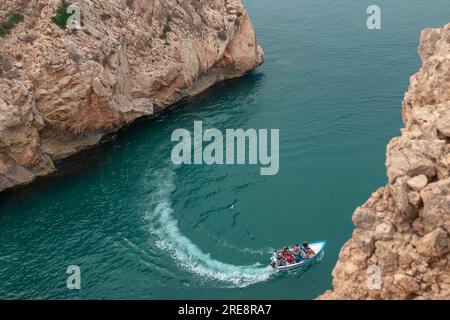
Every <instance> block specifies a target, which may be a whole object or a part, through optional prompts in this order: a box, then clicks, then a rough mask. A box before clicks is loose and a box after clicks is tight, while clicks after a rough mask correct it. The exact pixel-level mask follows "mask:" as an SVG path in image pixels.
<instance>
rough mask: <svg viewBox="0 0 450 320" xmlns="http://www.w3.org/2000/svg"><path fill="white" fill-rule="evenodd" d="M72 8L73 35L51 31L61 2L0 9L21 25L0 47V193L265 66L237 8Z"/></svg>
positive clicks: (194, 4) (223, 3)
mask: <svg viewBox="0 0 450 320" xmlns="http://www.w3.org/2000/svg"><path fill="white" fill-rule="evenodd" d="M67 3H69V4H70V3H72V1H67ZM76 3H77V4H78V5H79V7H80V9H81V15H82V28H81V30H77V31H69V30H63V29H61V28H60V27H58V26H57V25H56V24H55V23H53V22H52V20H51V18H52V17H53V16H55V14H56V11H57V9H58V7H59V5H60V4H61V1H60V0H46V1H44V0H33V1H31V0H10V1H6V2H5V3H3V2H2V4H0V21H3V20H4V19H6V17H8V16H9V15H10V14H11V13H13V12H19V13H21V14H22V15H23V16H24V20H23V21H22V22H20V23H19V24H18V25H17V26H16V27H15V28H13V29H12V30H11V32H10V33H9V34H8V35H6V36H4V37H0V44H1V50H0V191H1V190H4V189H7V188H10V187H13V186H16V185H20V184H24V183H28V182H30V181H32V180H33V179H34V178H35V177H36V176H39V175H45V174H48V173H50V172H52V171H53V170H54V166H53V161H54V160H58V159H62V158H65V157H68V156H70V155H72V154H75V153H77V152H79V151H80V150H83V149H86V148H88V147H90V146H93V145H95V144H97V143H99V142H100V141H101V140H102V139H103V138H104V137H105V135H107V134H109V133H111V132H114V131H116V130H118V129H119V128H121V127H122V126H124V125H126V124H129V123H131V122H133V121H134V120H135V119H137V118H139V117H142V116H146V115H152V114H154V113H155V112H159V111H161V110H163V109H164V108H166V107H167V106H170V105H172V104H174V103H175V102H177V101H179V100H181V99H183V98H186V97H189V96H192V95H195V94H198V93H200V92H201V91H203V90H205V89H206V88H208V87H209V86H211V85H213V84H214V83H216V82H218V81H222V80H224V79H228V78H234V77H238V76H242V75H244V74H245V73H247V72H248V71H250V70H252V69H254V68H256V67H257V66H259V65H260V64H262V63H263V61H264V53H263V51H262V49H261V47H260V46H259V44H258V42H257V40H256V36H255V32H254V30H253V26H252V23H251V21H250V18H249V16H248V13H247V11H246V10H245V8H244V6H243V5H242V3H241V1H240V0H198V1H188V0H165V1H160V0H115V1H100V0H77V1H76Z"/></svg>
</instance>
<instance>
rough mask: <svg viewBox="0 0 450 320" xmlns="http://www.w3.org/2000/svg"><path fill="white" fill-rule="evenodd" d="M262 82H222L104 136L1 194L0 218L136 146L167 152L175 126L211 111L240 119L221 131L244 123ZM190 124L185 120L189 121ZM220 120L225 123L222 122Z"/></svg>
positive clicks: (257, 78) (250, 77) (259, 77)
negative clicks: (44, 173) (224, 105)
mask: <svg viewBox="0 0 450 320" xmlns="http://www.w3.org/2000/svg"><path fill="white" fill-rule="evenodd" d="M263 79H264V74H263V73H261V72H259V71H250V72H249V73H248V74H246V75H245V76H243V77H241V78H236V79H230V80H224V81H221V82H218V83H216V84H214V85H213V86H211V87H210V88H208V89H207V90H205V91H204V92H202V93H200V94H198V95H196V96H193V97H189V98H186V99H184V100H182V101H180V102H178V103H175V104H174V105H172V106H170V107H168V108H166V109H164V110H162V111H160V112H158V113H156V114H154V115H152V116H148V117H147V116H144V117H141V118H139V119H137V120H135V121H134V122H133V123H132V124H131V125H128V126H125V127H123V128H121V129H119V130H118V131H117V132H114V133H111V134H109V135H107V136H106V137H105V138H104V139H103V141H102V143H100V144H98V145H96V146H94V147H92V148H90V149H87V150H84V151H82V152H80V153H78V154H75V155H73V156H70V157H68V158H66V159H63V160H59V161H57V162H56V163H55V167H56V171H55V172H53V173H52V174H50V175H48V176H44V177H38V178H37V179H36V180H35V181H33V182H32V183H31V184H28V185H24V186H19V187H16V188H12V189H9V190H5V191H3V192H0V208H2V207H3V208H4V209H0V214H1V213H4V214H7V208H8V207H14V203H18V202H20V201H23V200H25V199H30V200H31V199H34V198H38V197H39V195H40V194H42V193H45V192H47V191H48V192H51V190H52V189H55V188H62V187H67V184H70V182H71V181H75V180H80V179H83V177H88V176H89V175H91V174H93V173H94V172H96V171H98V170H99V169H100V167H102V166H103V165H105V162H106V160H107V159H108V158H109V157H112V156H113V154H114V153H117V152H120V150H121V149H123V147H125V146H128V147H130V146H131V147H132V146H134V145H136V146H137V145H139V144H148V143H150V144H151V145H152V146H155V152H156V150H158V149H159V150H160V148H163V149H165V150H166V151H167V150H169V149H170V146H171V141H170V137H171V132H172V131H173V130H174V129H176V128H177V125H176V124H179V125H180V124H181V123H184V124H185V127H186V128H190V127H192V123H193V121H194V120H203V121H205V122H208V119H207V118H208V117H213V116H214V115H210V114H209V113H210V112H211V111H212V112H214V110H216V111H218V112H223V113H230V114H234V115H239V118H238V119H232V121H231V123H229V122H227V123H225V124H223V123H215V124H216V125H218V126H220V127H227V125H228V126H231V127H232V126H236V122H245V121H246V120H248V119H250V118H251V115H252V112H254V111H255V110H254V109H252V108H242V105H241V104H240V101H241V99H244V98H246V97H247V98H248V97H249V95H250V96H251V95H252V92H255V91H256V88H257V87H258V86H259V85H260V83H261V81H263ZM224 99H226V100H228V103H227V106H228V107H229V108H228V109H227V110H217V107H218V106H219V105H220V106H222V104H221V102H222V100H224ZM190 119H192V120H191V121H190V122H189V121H187V122H186V120H190ZM222 120H224V121H225V120H228V119H226V118H223V119H222ZM168 160H170V153H168V154H167V161H168ZM148 165H149V167H152V166H155V165H156V163H152V159H149V163H148Z"/></svg>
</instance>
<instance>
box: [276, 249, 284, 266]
mask: <svg viewBox="0 0 450 320" xmlns="http://www.w3.org/2000/svg"><path fill="white" fill-rule="evenodd" d="M277 265H278V266H283V265H284V258H283V256H282V255H281V252H278V253H277Z"/></svg>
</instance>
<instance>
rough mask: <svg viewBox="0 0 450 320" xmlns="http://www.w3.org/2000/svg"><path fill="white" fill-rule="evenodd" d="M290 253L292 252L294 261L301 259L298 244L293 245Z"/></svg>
mask: <svg viewBox="0 0 450 320" xmlns="http://www.w3.org/2000/svg"><path fill="white" fill-rule="evenodd" d="M292 253H293V254H294V260H295V262H296V263H298V262H300V261H302V255H301V252H300V248H299V247H298V244H296V245H295V246H294V249H293V250H292Z"/></svg>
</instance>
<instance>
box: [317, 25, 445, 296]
mask: <svg viewBox="0 0 450 320" xmlns="http://www.w3.org/2000/svg"><path fill="white" fill-rule="evenodd" d="M419 54H420V56H421V59H422V62H423V65H422V67H421V69H420V70H419V71H418V72H417V73H416V74H415V75H414V76H413V77H411V85H410V88H409V90H408V92H407V93H406V95H405V99H404V102H403V119H404V122H405V128H404V129H402V130H401V131H402V132H401V136H400V137H397V138H394V139H392V140H391V141H390V143H389V144H388V146H387V159H386V167H387V176H388V181H389V182H388V184H387V185H386V186H384V187H382V188H380V189H378V190H377V191H376V192H374V193H373V194H372V196H371V197H370V199H369V200H368V201H367V202H366V203H365V204H364V205H362V206H361V207H359V208H357V209H356V211H355V212H354V214H353V223H354V225H355V229H354V231H353V235H352V238H351V239H350V240H349V241H348V242H347V243H346V244H345V245H344V246H343V248H342V249H341V252H340V254H339V260H338V262H337V264H336V267H335V268H334V270H333V291H327V292H326V293H325V294H323V295H322V296H321V297H319V299H450V235H449V233H450V175H449V173H450V153H449V151H450V24H449V25H447V26H445V27H443V28H441V29H426V30H424V31H423V32H422V34H421V41H420V48H419Z"/></svg>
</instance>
